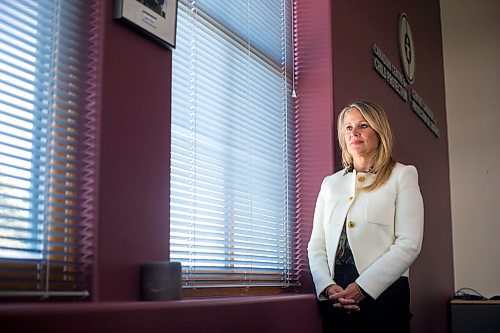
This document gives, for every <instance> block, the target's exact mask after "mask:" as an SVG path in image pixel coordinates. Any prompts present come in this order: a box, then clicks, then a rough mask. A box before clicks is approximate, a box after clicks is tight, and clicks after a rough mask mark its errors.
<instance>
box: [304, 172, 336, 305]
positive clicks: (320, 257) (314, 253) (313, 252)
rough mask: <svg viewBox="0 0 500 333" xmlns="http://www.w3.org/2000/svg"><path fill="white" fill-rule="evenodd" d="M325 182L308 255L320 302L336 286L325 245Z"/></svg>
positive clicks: (317, 208)
mask: <svg viewBox="0 0 500 333" xmlns="http://www.w3.org/2000/svg"><path fill="white" fill-rule="evenodd" d="M325 181H326V178H325V180H323V183H322V184H321V189H320V192H319V195H318V198H317V200H316V207H315V210H314V218H313V229H312V233H311V238H310V240H309V243H308V246H307V254H308V258H309V267H310V269H311V275H312V277H313V281H314V286H315V289H316V295H317V297H318V299H320V300H326V299H327V298H326V296H325V295H324V294H322V292H323V290H325V288H326V287H328V286H329V285H331V284H334V281H333V279H332V274H331V272H330V269H329V267H328V256H327V249H326V243H325V230H324V219H325V214H327V213H326V212H325V208H326V205H325Z"/></svg>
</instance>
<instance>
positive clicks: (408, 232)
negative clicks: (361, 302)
mask: <svg viewBox="0 0 500 333" xmlns="http://www.w3.org/2000/svg"><path fill="white" fill-rule="evenodd" d="M395 205H396V207H395V208H396V210H395V216H394V218H395V220H394V236H395V241H394V243H393V244H392V246H391V247H390V248H389V251H387V252H386V253H385V254H383V255H382V256H381V257H379V258H378V259H377V260H376V261H375V262H373V263H372V264H371V265H370V266H369V267H368V268H367V269H366V270H365V271H363V272H362V273H361V275H360V276H359V277H358V279H357V280H356V283H357V284H358V285H359V286H360V287H361V288H362V289H363V290H364V291H365V292H367V293H368V294H369V295H370V296H371V297H373V298H375V299H376V298H377V297H378V296H380V294H381V293H382V292H383V291H384V290H385V289H387V288H388V287H389V286H390V285H391V284H392V283H394V282H395V281H396V280H397V279H398V278H399V277H400V276H401V275H403V273H404V272H406V270H408V269H409V267H410V265H411V264H412V263H413V262H414V261H415V259H416V258H417V256H418V254H419V253H420V250H421V247H422V238H423V232H424V204H423V199H422V195H421V193H420V188H419V186H418V173H417V169H416V168H415V167H414V166H411V165H408V166H405V167H404V168H403V169H402V170H401V172H400V173H399V175H398V179H397V197H396V200H395Z"/></svg>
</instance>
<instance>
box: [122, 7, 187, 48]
mask: <svg viewBox="0 0 500 333" xmlns="http://www.w3.org/2000/svg"><path fill="white" fill-rule="evenodd" d="M177 1H178V0H115V2H114V8H113V9H114V10H113V17H114V18H115V19H117V20H119V21H121V22H123V23H125V24H127V25H130V26H132V27H134V28H136V29H138V30H139V31H141V32H143V33H145V34H146V35H148V36H149V37H151V38H152V39H154V40H155V41H157V42H159V43H160V44H162V45H164V46H166V47H169V48H175V32H176V28H177Z"/></svg>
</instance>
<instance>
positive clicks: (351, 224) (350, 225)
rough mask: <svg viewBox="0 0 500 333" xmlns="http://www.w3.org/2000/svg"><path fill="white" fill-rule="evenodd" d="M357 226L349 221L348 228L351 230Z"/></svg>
mask: <svg viewBox="0 0 500 333" xmlns="http://www.w3.org/2000/svg"><path fill="white" fill-rule="evenodd" d="M355 225H356V223H354V221H349V222H347V226H348V227H349V228H354V226H355Z"/></svg>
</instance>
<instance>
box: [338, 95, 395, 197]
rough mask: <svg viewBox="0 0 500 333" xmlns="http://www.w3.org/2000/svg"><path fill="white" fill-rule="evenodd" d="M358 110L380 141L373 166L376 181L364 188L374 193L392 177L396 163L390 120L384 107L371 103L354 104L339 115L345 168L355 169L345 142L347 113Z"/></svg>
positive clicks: (339, 134)
mask: <svg viewBox="0 0 500 333" xmlns="http://www.w3.org/2000/svg"><path fill="white" fill-rule="evenodd" d="M353 108H356V109H357V110H358V111H359V112H361V115H362V116H363V117H364V118H365V120H366V121H367V122H368V125H369V126H370V127H371V128H372V129H373V130H374V131H375V133H376V134H377V137H378V139H379V145H378V148H377V152H376V154H375V163H374V164H373V169H372V171H371V172H373V173H374V174H375V175H376V176H375V181H374V182H373V183H372V184H371V185H369V186H367V187H365V188H363V190H365V191H372V190H374V189H376V188H378V187H380V186H382V185H383V184H384V183H385V182H386V181H387V180H388V179H389V177H390V175H391V172H392V169H393V168H394V166H395V165H396V162H395V161H394V159H393V158H392V145H393V136H392V131H391V126H390V125H389V119H388V118H387V114H386V113H385V112H384V110H383V109H382V107H380V106H378V105H377V104H375V103H371V102H363V101H361V102H354V103H351V104H349V105H348V106H346V107H345V108H344V109H342V111H341V112H340V114H339V117H338V121H337V132H338V140H339V145H340V148H341V150H342V164H343V165H344V167H345V168H353V158H352V155H351V154H349V151H348V150H347V144H346V141H345V128H344V118H345V116H346V114H347V112H348V111H349V110H351V109H353Z"/></svg>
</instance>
